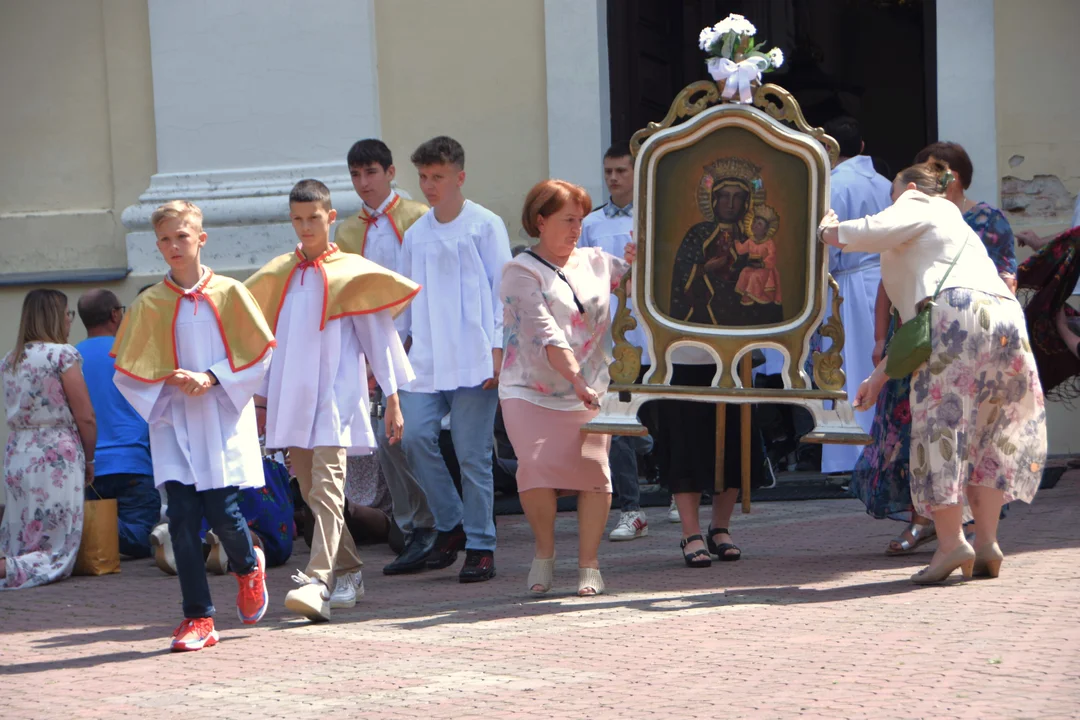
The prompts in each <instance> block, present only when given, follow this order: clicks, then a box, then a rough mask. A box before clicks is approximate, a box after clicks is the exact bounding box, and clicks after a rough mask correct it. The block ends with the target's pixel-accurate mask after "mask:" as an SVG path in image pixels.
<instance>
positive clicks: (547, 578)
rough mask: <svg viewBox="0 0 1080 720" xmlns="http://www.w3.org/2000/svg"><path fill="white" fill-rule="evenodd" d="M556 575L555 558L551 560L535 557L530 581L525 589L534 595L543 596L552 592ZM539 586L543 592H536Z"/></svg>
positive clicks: (552, 557)
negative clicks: (535, 588)
mask: <svg viewBox="0 0 1080 720" xmlns="http://www.w3.org/2000/svg"><path fill="white" fill-rule="evenodd" d="M554 574H555V556H554V555H552V556H551V557H549V558H537V557H534V558H533V561H532V567H530V568H529V579H528V580H526V583H528V584H527V585H526V586H525V587H527V588H528V590H529V592H531V593H532V594H533V595H543V594H544V593H546V592H548V591H549V590H551V583H552V576H553V575H554ZM537 585H539V586H540V587H542V588H543V590H534V589H533V588H534V587H536V586H537Z"/></svg>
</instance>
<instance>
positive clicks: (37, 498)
mask: <svg viewBox="0 0 1080 720" xmlns="http://www.w3.org/2000/svg"><path fill="white" fill-rule="evenodd" d="M73 315H74V313H73V312H71V311H69V310H68V309H67V296H66V295H64V293H62V292H59V291H57V290H32V291H30V292H29V293H28V294H27V296H26V299H25V300H23V308H22V320H21V322H20V323H19V337H18V340H17V341H16V343H15V349H14V350H13V351H12V352H11V353H9V354H8V355H6V356H5V357H4V358H3V360H0V376H2V378H3V383H4V405H5V408H6V410H7V422H8V429H9V431H10V435H8V442H7V450H6V452H5V454H4V487H5V489H6V491H7V508H6V510H5V512H4V520H3V522H2V523H0V590H11V589H15V588H28V587H34V586H35V585H45V584H47V583H51V582H55V581H57V580H61V579H63V578H65V577H67V576H68V575H70V574H71V570H72V568H73V567H74V566H75V556H76V554H77V553H78V551H79V541H80V540H81V539H82V525H83V485H84V483H87V482H92V481H93V477H94V473H93V468H94V445H95V443H96V441H97V426H96V423H95V420H94V409H93V406H91V404H90V394H89V393H88V392H87V390H86V381H85V380H84V379H83V375H82V369H81V364H82V359H81V358H80V356H79V353H78V351H77V350H76V349H75V348H73V347H72V346H71V345H68V344H67V337H68V331H69V330H70V329H71V319H72V316H73Z"/></svg>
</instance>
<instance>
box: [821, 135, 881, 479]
mask: <svg viewBox="0 0 1080 720" xmlns="http://www.w3.org/2000/svg"><path fill="white" fill-rule="evenodd" d="M825 132H827V133H828V134H829V135H831V136H832V137H833V138H835V139H836V141H837V142H838V143H839V144H840V162H839V163H837V165H836V167H835V168H833V171H832V193H831V204H832V209H833V210H834V211H835V212H836V214H837V216H838V217H839V218H840V221H841V222H843V221H845V220H852V219H855V218H861V217H865V216H867V215H874V214H876V213H878V212H881V211H882V210H884V209H885V208H887V207H889V205H891V204H892V198H891V192H892V183H891V182H890V181H889V180H887V179H886V178H884V177H882V176H881V175H879V174H878V173H877V172H876V171H875V170H874V163H873V161H872V160H871V159H870V156H869V155H863V154H862V152H863V150H864V149H865V144H864V143H863V140H862V132H861V131H860V129H859V123H858V121H857V120H856V119H855V118H852V117H838V118H835V119H833V120H830V121H829V122H827V123H825ZM829 272H830V273H831V274H832V276H833V277H834V278H835V279H836V282H837V283H838V284H839V285H840V296H841V297H842V298H844V303H843V304H842V305H841V306H840V319H841V321H842V322H843V323H844V337H845V342H844V347H843V349H842V350H841V353H840V354H841V356H842V357H843V359H844V373H845V375H846V377H847V379H846V381H845V383H844V391H845V392H847V394H848V398H849V399H852V398H854V397H855V391H856V390H857V389H858V387H859V383H861V382H862V381H863V380H865V379H866V378H868V377H870V373H872V372H873V371H874V366H873V362H872V358H873V352H874V303H875V302H876V300H877V290H878V284H879V283H880V282H881V260H880V256H879V255H877V254H875V253H841V252H840V251H839V250H837V249H836V248H829ZM831 308H832V303H831V301H830V303H829V305H828V306H827V308H826V310H827V314H826V318H827V317H828V314H830V313H831ZM822 344H823V345H824V347H825V348H827V347H828V346H829V345H830V344H831V341H830V340H828V339H827V338H825V339H822ZM855 420H856V421H857V422H858V423H859V425H860V426H861V427H862V429H863V430H864V431H866V432H867V433H869V432H870V427H871V425H872V424H873V422H874V411H873V409H870V410H865V411H862V412H856V413H855ZM861 454H862V447H860V446H858V445H826V446H825V447H824V448H822V451H821V471H822V472H823V473H827V474H828V473H846V472H851V471H852V470H853V469H854V468H855V463H856V461H857V460H858V459H859V455H861Z"/></svg>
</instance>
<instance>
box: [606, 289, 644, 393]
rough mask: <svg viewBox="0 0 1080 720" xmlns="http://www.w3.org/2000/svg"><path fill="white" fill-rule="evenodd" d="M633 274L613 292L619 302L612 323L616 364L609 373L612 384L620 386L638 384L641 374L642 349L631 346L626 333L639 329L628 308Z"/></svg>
mask: <svg viewBox="0 0 1080 720" xmlns="http://www.w3.org/2000/svg"><path fill="white" fill-rule="evenodd" d="M630 278H631V274H630V273H626V274H625V275H623V278H622V280H620V281H619V284H618V285H617V286H615V289H614V290H613V291H612V292H613V293H614V294H615V297H616V298H617V299H618V301H619V305H618V309H617V310H616V311H615V320H614V321H612V323H611V337H612V338H613V339H614V340H615V347H614V348H613V349H612V351H611V354H612V355H614V356H615V362H613V363H611V365H610V367H609V373H610V374H611V382H613V383H615V384H619V385H629V384H631V383H635V382H637V379H638V375H639V374H640V373H641V348H639V347H635V346H634V345H631V344H630V342H629V341H628V340H627V339H626V333H627V332H629V331H630V330H633V329H634V328H636V327H637V320H635V319H634V317H633V315H631V314H630V309H629V308H628V307H626V296H627V293H628V292H629V289H630Z"/></svg>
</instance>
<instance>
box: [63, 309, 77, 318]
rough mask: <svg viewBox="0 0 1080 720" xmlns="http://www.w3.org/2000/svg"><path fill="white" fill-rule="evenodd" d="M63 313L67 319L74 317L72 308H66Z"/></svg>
mask: <svg viewBox="0 0 1080 720" xmlns="http://www.w3.org/2000/svg"><path fill="white" fill-rule="evenodd" d="M64 314H65V315H67V319H68V320H74V319H75V311H74V310H68V311H66V312H65V313H64Z"/></svg>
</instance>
